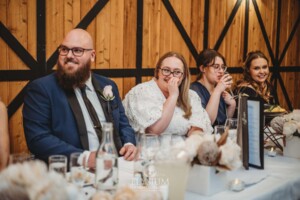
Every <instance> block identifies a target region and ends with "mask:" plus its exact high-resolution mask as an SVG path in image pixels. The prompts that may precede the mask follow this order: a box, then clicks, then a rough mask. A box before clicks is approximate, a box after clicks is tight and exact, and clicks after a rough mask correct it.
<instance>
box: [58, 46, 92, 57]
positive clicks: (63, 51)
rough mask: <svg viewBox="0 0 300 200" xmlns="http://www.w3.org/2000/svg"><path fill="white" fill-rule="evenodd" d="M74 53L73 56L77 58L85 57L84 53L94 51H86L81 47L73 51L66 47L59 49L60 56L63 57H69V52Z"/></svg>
mask: <svg viewBox="0 0 300 200" xmlns="http://www.w3.org/2000/svg"><path fill="white" fill-rule="evenodd" d="M70 50H71V51H72V53H73V55H74V56H76V57H80V56H82V55H83V53H84V51H91V50H93V49H84V48H81V47H74V48H72V49H69V48H68V47H66V46H59V47H58V53H59V55H61V56H66V55H68V53H69V51H70Z"/></svg>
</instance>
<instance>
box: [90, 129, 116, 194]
mask: <svg viewBox="0 0 300 200" xmlns="http://www.w3.org/2000/svg"><path fill="white" fill-rule="evenodd" d="M118 182H119V178H118V153H117V150H116V147H115V144H114V140H113V125H112V123H102V142H101V144H100V146H99V148H98V150H97V155H96V176H95V183H96V188H97V190H101V191H106V192H110V193H115V191H116V189H117V186H118Z"/></svg>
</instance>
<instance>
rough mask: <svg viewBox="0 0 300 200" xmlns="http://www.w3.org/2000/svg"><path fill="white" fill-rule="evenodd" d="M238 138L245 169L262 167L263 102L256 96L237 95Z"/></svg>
mask: <svg viewBox="0 0 300 200" xmlns="http://www.w3.org/2000/svg"><path fill="white" fill-rule="evenodd" d="M238 109H239V113H238V133H239V134H238V138H237V143H238V144H239V145H240V147H241V149H242V161H243V166H244V167H245V169H249V167H254V168H257V169H264V143H263V126H264V124H263V123H264V115H263V103H262V102H261V101H260V99H259V98H257V97H249V96H245V95H240V96H239V105H238Z"/></svg>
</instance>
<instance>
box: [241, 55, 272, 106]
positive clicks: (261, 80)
mask: <svg viewBox="0 0 300 200" xmlns="http://www.w3.org/2000/svg"><path fill="white" fill-rule="evenodd" d="M269 76H270V70H269V60H268V59H267V57H266V56H265V55H264V54H263V53H262V52H261V51H252V52H249V53H248V55H247V57H246V60H245V64H244V78H243V79H242V80H239V81H238V82H237V87H236V89H235V92H236V93H237V94H239V93H243V94H247V95H248V96H250V97H258V98H259V99H260V100H261V101H262V102H263V103H265V104H274V99H273V95H272V93H273V91H272V86H271V84H270V82H269V81H268V78H269Z"/></svg>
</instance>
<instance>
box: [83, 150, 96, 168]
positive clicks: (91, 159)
mask: <svg viewBox="0 0 300 200" xmlns="http://www.w3.org/2000/svg"><path fill="white" fill-rule="evenodd" d="M96 153H97V152H96V151H92V152H91V153H90V156H89V158H88V163H87V165H88V166H87V167H88V168H90V169H95V168H96ZM84 159H85V158H84ZM84 163H85V161H84Z"/></svg>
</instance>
